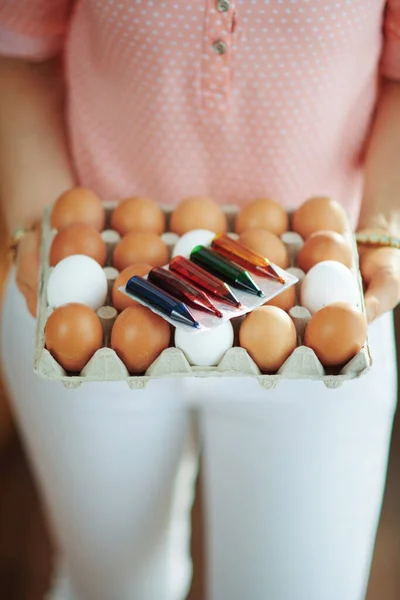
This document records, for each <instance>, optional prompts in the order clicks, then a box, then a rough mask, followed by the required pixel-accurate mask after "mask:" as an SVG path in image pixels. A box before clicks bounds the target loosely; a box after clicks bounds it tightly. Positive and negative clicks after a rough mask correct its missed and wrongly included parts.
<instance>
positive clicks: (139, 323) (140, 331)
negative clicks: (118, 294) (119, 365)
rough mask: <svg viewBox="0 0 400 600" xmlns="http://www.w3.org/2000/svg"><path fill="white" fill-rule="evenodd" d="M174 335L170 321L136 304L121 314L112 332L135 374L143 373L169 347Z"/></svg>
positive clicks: (114, 342) (120, 353)
mask: <svg viewBox="0 0 400 600" xmlns="http://www.w3.org/2000/svg"><path fill="white" fill-rule="evenodd" d="M170 338H171V327H170V325H169V323H167V321H165V320H164V319H162V318H161V317H159V316H158V315H156V314H155V313H153V312H152V311H151V310H150V309H148V308H146V307H145V306H142V305H141V304H136V305H135V306H130V307H128V308H126V309H125V310H124V311H123V312H122V313H121V314H120V315H118V317H117V320H116V321H115V323H114V326H113V329H112V332H111V347H112V348H113V350H115V352H116V353H117V355H118V356H119V358H120V359H121V360H122V362H123V363H124V364H125V366H126V368H127V369H128V371H129V372H130V373H131V374H140V373H144V371H146V369H148V368H149V367H150V365H151V364H152V363H153V362H154V361H155V360H156V358H157V357H158V356H159V355H160V354H161V352H162V351H163V350H165V349H166V348H168V346H169V343H170Z"/></svg>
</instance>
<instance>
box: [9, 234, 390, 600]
mask: <svg viewBox="0 0 400 600" xmlns="http://www.w3.org/2000/svg"><path fill="white" fill-rule="evenodd" d="M4 240H5V235H4V231H3V229H2V225H1V222H0V293H1V289H2V286H3V284H4V278H5V276H6V272H7V264H6V259H5V256H6V253H5V248H4ZM395 317H396V331H397V339H398V340H400V311H399V310H397V313H396V315H395ZM398 348H399V344H398ZM398 356H399V358H400V353H399V352H398ZM398 364H400V360H399V361H398ZM198 488H199V489H198V494H197V499H196V503H195V506H194V510H193V536H192V547H193V557H194V563H195V578H194V581H193V588H192V592H191V595H190V600H206V598H205V595H204V585H203V581H204V577H203V575H204V563H203V552H202V549H203V540H202V506H201V489H200V488H201V477H200V481H199V484H198ZM51 559H52V548H51V542H50V540H49V537H48V534H47V530H46V525H45V523H44V519H43V513H42V509H41V506H40V502H39V500H38V497H37V493H36V489H35V485H34V482H33V481H32V476H31V473H30V469H29V465H28V463H27V461H26V457H25V455H24V451H23V448H22V446H21V443H20V440H19V438H18V434H17V432H16V431H15V428H14V426H13V422H12V417H11V413H10V410H9V405H8V403H7V398H6V394H5V391H4V389H3V388H2V386H1V381H0V598H1V599H2V600H43V598H44V594H45V591H46V589H47V587H48V584H49V580H50V575H51ZM399 598H400V417H399V418H397V419H396V421H395V425H394V434H393V440H392V448H391V456H390V462H389V472H388V480H387V487H386V494H385V499H384V504H383V511H382V517H381V522H380V526H379V531H378V537H377V541H376V547H375V556H374V561H373V566H372V571H371V578H370V585H369V591H368V596H367V600H398V599H399ZM249 600H251V599H249ZM299 600H302V599H299ZM321 600H323V598H321ZM338 600H340V598H338Z"/></svg>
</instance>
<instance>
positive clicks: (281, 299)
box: [264, 285, 296, 312]
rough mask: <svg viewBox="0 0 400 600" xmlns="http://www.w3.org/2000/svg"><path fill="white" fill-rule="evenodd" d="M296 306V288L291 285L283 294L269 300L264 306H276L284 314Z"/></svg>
mask: <svg viewBox="0 0 400 600" xmlns="http://www.w3.org/2000/svg"><path fill="white" fill-rule="evenodd" d="M295 304H296V286H295V285H291V286H290V287H288V288H287V289H286V290H285V291H284V292H281V293H280V294H278V295H277V296H275V298H272V300H269V301H268V302H266V303H265V304H264V306H277V307H278V308H281V309H282V310H284V311H285V312H289V310H290V309H291V308H293V306H294V305H295Z"/></svg>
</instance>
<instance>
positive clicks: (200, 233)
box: [172, 229, 215, 258]
mask: <svg viewBox="0 0 400 600" xmlns="http://www.w3.org/2000/svg"><path fill="white" fill-rule="evenodd" d="M214 238H215V233H214V232H213V231H208V229H193V231H188V233H185V234H184V235H183V236H182V237H181V238H180V239H179V240H178V242H177V243H176V244H175V246H174V249H173V251H172V258H174V257H175V256H184V257H185V258H189V257H190V254H191V252H192V250H193V248H195V247H196V246H210V245H211V242H212V241H213V239H214Z"/></svg>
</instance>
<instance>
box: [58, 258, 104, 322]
mask: <svg viewBox="0 0 400 600" xmlns="http://www.w3.org/2000/svg"><path fill="white" fill-rule="evenodd" d="M107 292H108V284H107V276H106V274H105V273H104V270H103V269H102V268H101V267H100V265H99V263H98V262H96V261H95V260H93V258H90V257H89V256H83V255H81V254H76V255H73V256H68V257H67V258H64V259H63V260H61V261H60V262H59V263H58V264H57V265H56V266H55V267H54V269H53V270H52V272H51V273H50V276H49V280H48V282H47V302H48V304H49V306H50V307H51V308H57V307H59V306H62V305H63V304H67V303H68V302H78V303H80V304H85V305H86V306H89V307H90V308H92V309H93V310H98V309H99V308H100V307H101V306H103V305H104V304H105V301H106V298H107Z"/></svg>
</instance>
